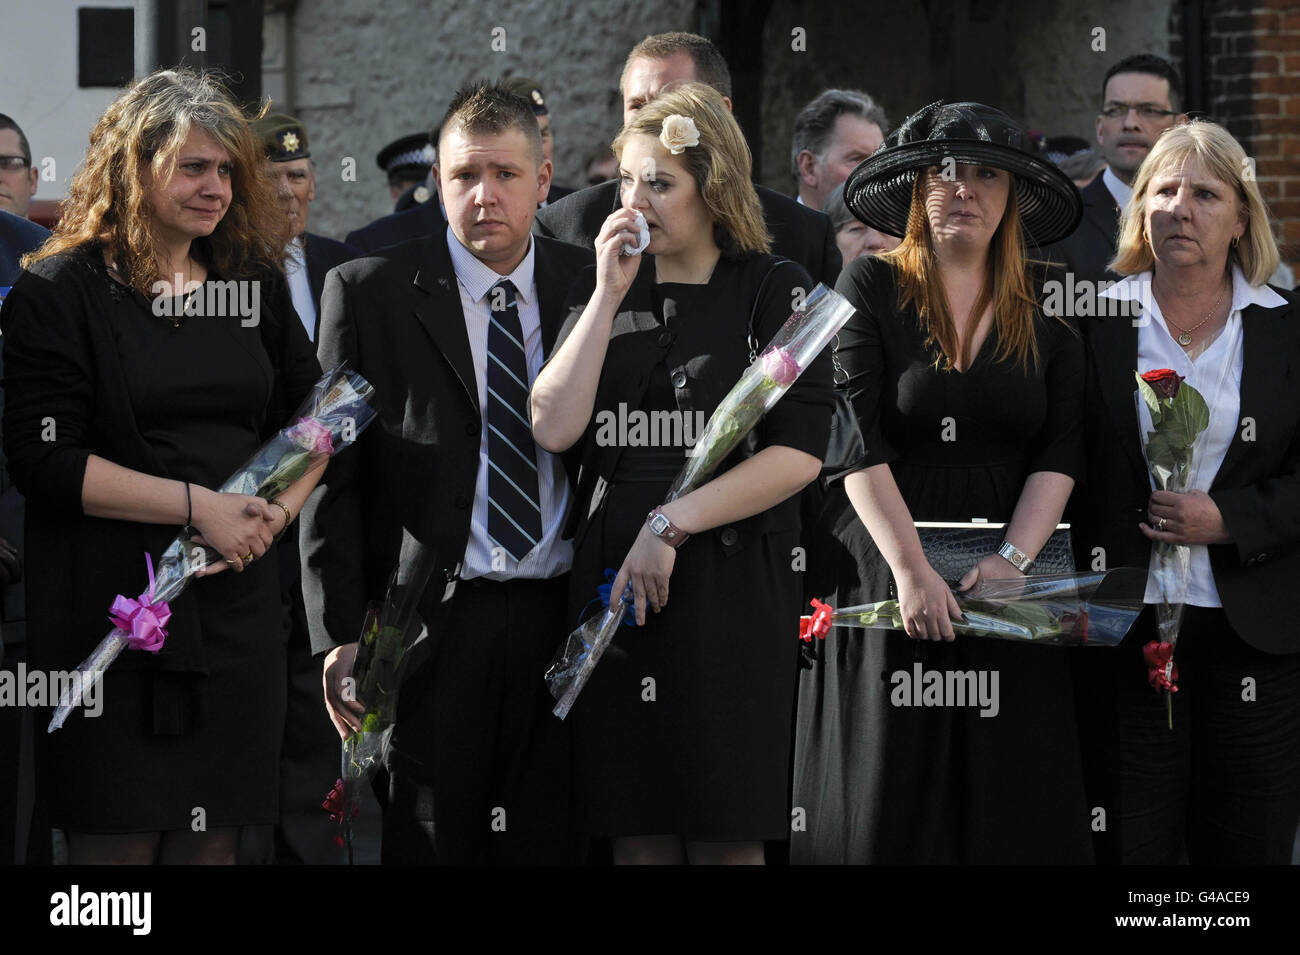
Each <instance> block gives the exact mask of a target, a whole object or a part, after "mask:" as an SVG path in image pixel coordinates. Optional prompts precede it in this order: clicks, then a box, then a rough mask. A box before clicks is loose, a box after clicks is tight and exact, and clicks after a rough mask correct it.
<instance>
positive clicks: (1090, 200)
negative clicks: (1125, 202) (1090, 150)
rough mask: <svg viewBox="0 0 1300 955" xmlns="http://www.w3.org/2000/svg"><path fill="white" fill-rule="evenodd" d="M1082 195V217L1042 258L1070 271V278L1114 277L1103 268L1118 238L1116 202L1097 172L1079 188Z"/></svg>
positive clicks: (1093, 280)
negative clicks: (1044, 257)
mask: <svg viewBox="0 0 1300 955" xmlns="http://www.w3.org/2000/svg"><path fill="white" fill-rule="evenodd" d="M1079 195H1080V196H1082V197H1083V218H1082V219H1080V220H1079V226H1078V228H1076V229H1075V230H1074V232H1072V233H1071V234H1070V235H1068V236H1066V237H1065V238H1064V239H1062V240H1061V241H1060V242H1058V243H1056V244H1055V245H1052V246H1049V247H1048V248H1047V249H1046V250H1045V255H1046V258H1047V259H1048V260H1049V261H1053V262H1056V263H1058V264H1059V265H1061V266H1062V267H1063V268H1065V269H1066V270H1067V271H1071V272H1073V273H1074V279H1075V281H1076V282H1078V281H1079V280H1080V279H1087V280H1089V281H1092V282H1098V281H1102V280H1103V279H1104V280H1108V281H1112V282H1113V281H1116V280H1118V279H1119V276H1118V275H1116V274H1115V273H1114V272H1111V271H1109V270H1107V268H1106V263H1107V262H1109V261H1110V260H1111V259H1113V258H1114V257H1115V251H1116V248H1117V244H1116V243H1117V239H1118V238H1119V235H1118V233H1119V211H1120V210H1119V206H1118V205H1117V204H1116V203H1115V197H1114V196H1112V195H1111V194H1110V190H1109V189H1107V188H1106V183H1105V182H1103V181H1102V177H1101V176H1100V175H1099V176H1097V178H1096V179H1094V180H1093V181H1092V182H1090V183H1088V185H1087V186H1085V187H1084V188H1083V189H1081V190H1080V191H1079Z"/></svg>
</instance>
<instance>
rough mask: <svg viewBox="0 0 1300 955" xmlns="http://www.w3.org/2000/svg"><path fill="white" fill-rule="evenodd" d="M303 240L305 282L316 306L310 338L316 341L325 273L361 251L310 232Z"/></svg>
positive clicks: (318, 333)
mask: <svg viewBox="0 0 1300 955" xmlns="http://www.w3.org/2000/svg"><path fill="white" fill-rule="evenodd" d="M304 241H305V244H306V248H305V249H304V253H303V254H304V257H305V258H306V259H307V283H308V284H309V285H310V286H311V303H312V305H314V306H316V329H315V331H314V332H313V333H312V336H311V340H312V341H316V339H317V338H319V337H320V296H321V292H323V291H324V290H325V273H327V272H328V271H329V270H330V269H332V268H334V266H336V265H342V264H343V263H344V262H346V261H348V260H349V259H355V258H356V257H357V256H358V255H360V254H361V253H360V252H359V251H358V250H357V249H354V248H352V247H351V246H350V245H346V244H345V243H343V242H339V241H338V240H336V239H328V238H326V237H325V236H323V235H316V234H314V233H311V232H308V233H307V234H306V236H305V237H304Z"/></svg>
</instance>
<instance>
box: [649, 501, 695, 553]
mask: <svg viewBox="0 0 1300 955" xmlns="http://www.w3.org/2000/svg"><path fill="white" fill-rule="evenodd" d="M645 520H646V524H647V525H649V527H650V533H651V534H654V535H655V537H658V538H659V539H660V540H661V541H663V542H664V543H665V544H667V545H668V546H669V547H671V548H673V549H674V550H676V549H677V548H678V547H681V546H682V545H683V544H685V543H686V541H687V539H688V538H689V537H690V536H691V535H690V534H688V533H686V531H684V530H682V529H681V528H680V527H678V526H677V525H676V524H674V523H673V522H672V521H671V520H669V519H668V515H667V514H665V513H664V512H663V509H662V508H659V507H656V508H655V509H654V510H652V511H651V512H650V513H649V514H647V515H646V519H645Z"/></svg>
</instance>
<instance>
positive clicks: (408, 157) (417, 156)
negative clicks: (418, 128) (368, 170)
mask: <svg viewBox="0 0 1300 955" xmlns="http://www.w3.org/2000/svg"><path fill="white" fill-rule="evenodd" d="M433 155H434V148H433V143H432V141H431V140H430V137H429V134H428V132H423V133H411V135H409V136H403V137H402V138H401V139H394V140H393V141H392V142H391V143H389V144H388V145H387V146H385V147H384V148H383V149H381V150H379V155H378V156H376V157H375V163H376V164H377V165H378V166H379V168H380V169H382V170H383V171H384V172H385V173H387V174H388V175H389V176H394V175H400V174H402V173H408V172H409V173H412V174H418V175H425V174H427V173H428V172H429V169H430V168H431V167H432V166H433Z"/></svg>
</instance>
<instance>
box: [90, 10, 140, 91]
mask: <svg viewBox="0 0 1300 955" xmlns="http://www.w3.org/2000/svg"><path fill="white" fill-rule="evenodd" d="M134 67H135V11H134V10H132V9H131V8H130V7H78V8H77V85H78V86H80V87H82V88H85V87H88V86H124V85H126V84H127V83H129V82H130V81H131V75H132V73H134V72H135V70H134Z"/></svg>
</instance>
